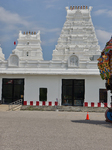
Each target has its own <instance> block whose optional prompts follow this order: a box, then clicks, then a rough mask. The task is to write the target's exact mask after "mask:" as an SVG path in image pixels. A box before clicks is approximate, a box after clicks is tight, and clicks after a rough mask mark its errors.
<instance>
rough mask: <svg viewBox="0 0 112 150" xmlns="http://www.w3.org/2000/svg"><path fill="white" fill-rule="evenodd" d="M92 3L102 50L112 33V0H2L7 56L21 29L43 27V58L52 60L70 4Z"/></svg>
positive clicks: (1, 39)
mask: <svg viewBox="0 0 112 150" xmlns="http://www.w3.org/2000/svg"><path fill="white" fill-rule="evenodd" d="M83 5H84V6H88V7H89V6H92V7H93V9H92V11H91V17H92V22H93V25H94V27H95V32H96V35H97V38H98V42H99V45H100V49H101V50H103V48H104V47H105V44H106V42H107V41H109V40H110V38H111V36H112V0H0V45H1V48H2V52H3V53H4V54H5V59H6V60H7V59H8V57H9V56H10V54H11V53H12V50H13V49H15V47H16V46H15V45H14V41H16V42H17V39H18V35H19V31H20V30H21V31H22V32H24V31H25V32H26V31H31V32H32V31H33V32H34V31H36V32H38V31H39V30H40V37H41V41H42V42H41V47H42V51H43V58H44V60H51V59H52V53H53V50H54V49H55V45H57V41H58V38H59V36H60V33H61V30H62V28H63V25H64V23H65V21H66V15H67V13H66V9H65V7H67V6H69V7H70V6H83Z"/></svg>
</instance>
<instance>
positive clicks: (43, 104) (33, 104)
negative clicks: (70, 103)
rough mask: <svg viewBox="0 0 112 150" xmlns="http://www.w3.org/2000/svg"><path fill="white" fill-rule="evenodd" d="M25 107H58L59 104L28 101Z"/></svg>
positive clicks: (25, 102)
mask: <svg viewBox="0 0 112 150" xmlns="http://www.w3.org/2000/svg"><path fill="white" fill-rule="evenodd" d="M23 105H30V106H57V105H58V102H57V101H56V102H52V101H49V102H46V101H36V103H35V102H33V101H30V103H29V102H27V101H24V103H23Z"/></svg>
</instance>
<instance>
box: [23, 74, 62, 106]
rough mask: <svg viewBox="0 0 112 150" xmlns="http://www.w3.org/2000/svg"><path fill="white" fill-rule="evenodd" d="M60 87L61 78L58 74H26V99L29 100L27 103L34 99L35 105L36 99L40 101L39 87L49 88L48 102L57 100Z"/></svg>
mask: <svg viewBox="0 0 112 150" xmlns="http://www.w3.org/2000/svg"><path fill="white" fill-rule="evenodd" d="M59 87H60V80H59V77H58V76H47V75H46V76H44V75H36V76H32V75H31V76H26V77H25V94H24V101H27V104H30V101H33V103H34V105H35V104H36V101H39V89H40V88H47V102H49V101H52V102H55V101H56V99H59V93H60V88H59Z"/></svg>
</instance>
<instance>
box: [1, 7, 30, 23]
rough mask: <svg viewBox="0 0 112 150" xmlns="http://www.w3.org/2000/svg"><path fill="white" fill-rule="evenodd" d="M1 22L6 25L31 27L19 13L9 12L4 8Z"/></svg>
mask: <svg viewBox="0 0 112 150" xmlns="http://www.w3.org/2000/svg"><path fill="white" fill-rule="evenodd" d="M0 22H2V23H5V24H7V25H16V24H21V25H24V26H29V25H30V23H29V22H27V21H26V20H24V19H22V17H20V16H19V15H18V14H17V13H12V12H10V11H7V10H5V9H4V8H3V7H0Z"/></svg>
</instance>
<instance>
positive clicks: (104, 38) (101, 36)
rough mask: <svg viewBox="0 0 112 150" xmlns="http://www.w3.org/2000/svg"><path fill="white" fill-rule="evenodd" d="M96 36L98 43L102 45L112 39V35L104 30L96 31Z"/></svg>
mask: <svg viewBox="0 0 112 150" xmlns="http://www.w3.org/2000/svg"><path fill="white" fill-rule="evenodd" d="M96 35H97V38H98V41H99V42H100V43H101V44H104V45H105V44H106V42H108V41H109V40H110V38H111V35H112V33H110V32H107V31H104V30H96Z"/></svg>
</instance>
